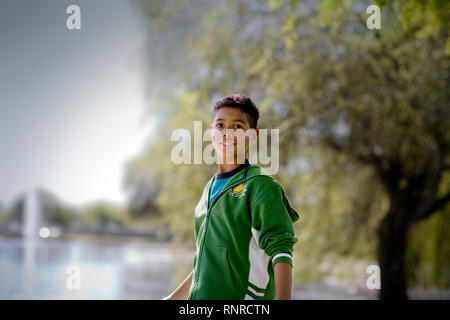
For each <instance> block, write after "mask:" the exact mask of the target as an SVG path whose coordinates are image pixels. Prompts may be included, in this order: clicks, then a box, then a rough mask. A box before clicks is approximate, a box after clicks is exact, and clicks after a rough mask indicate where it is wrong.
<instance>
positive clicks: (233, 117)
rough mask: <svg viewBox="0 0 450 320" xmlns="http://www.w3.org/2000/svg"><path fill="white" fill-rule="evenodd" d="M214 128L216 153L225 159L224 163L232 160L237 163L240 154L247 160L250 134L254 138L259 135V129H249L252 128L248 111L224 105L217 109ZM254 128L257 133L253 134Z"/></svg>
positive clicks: (213, 137)
mask: <svg viewBox="0 0 450 320" xmlns="http://www.w3.org/2000/svg"><path fill="white" fill-rule="evenodd" d="M212 129H213V132H212V143H213V146H214V149H215V150H216V154H217V156H219V160H223V162H222V163H227V164H229V163H230V161H232V163H233V164H237V163H238V162H237V160H238V155H241V157H242V156H243V159H244V160H245V155H246V154H247V151H248V148H249V141H250V139H249V135H250V136H251V137H252V140H253V137H254V136H256V135H257V129H252V130H250V131H248V130H249V129H251V128H250V121H249V118H248V115H247V113H245V112H244V111H242V110H241V109H239V108H232V107H222V108H220V109H219V110H217V111H216V113H215V115H214V121H213V124H212ZM253 130H254V132H256V134H255V135H251V132H252V131H253ZM240 159H242V158H240ZM239 164H241V161H239Z"/></svg>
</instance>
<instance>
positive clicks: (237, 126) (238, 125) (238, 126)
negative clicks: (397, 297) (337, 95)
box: [234, 124, 243, 129]
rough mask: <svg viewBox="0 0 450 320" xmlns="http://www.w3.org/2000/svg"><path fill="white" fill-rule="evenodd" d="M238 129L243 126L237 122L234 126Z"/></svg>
mask: <svg viewBox="0 0 450 320" xmlns="http://www.w3.org/2000/svg"><path fill="white" fill-rule="evenodd" d="M234 127H235V128H236V129H243V127H242V126H241V125H240V124H237V125H235V126H234Z"/></svg>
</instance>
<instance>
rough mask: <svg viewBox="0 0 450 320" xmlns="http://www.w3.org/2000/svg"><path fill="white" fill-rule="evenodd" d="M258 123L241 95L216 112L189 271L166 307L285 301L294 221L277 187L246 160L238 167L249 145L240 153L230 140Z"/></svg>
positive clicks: (254, 111) (223, 103) (288, 295)
mask: <svg viewBox="0 0 450 320" xmlns="http://www.w3.org/2000/svg"><path fill="white" fill-rule="evenodd" d="M258 118H259V112H258V109H257V108H256V106H255V104H254V103H253V102H252V101H251V99H250V98H248V97H246V96H244V95H240V94H233V95H229V96H226V97H224V98H222V99H220V100H219V101H218V102H217V103H216V104H215V107H214V121H213V137H212V140H213V146H214V148H215V151H216V155H217V157H218V158H219V159H218V160H219V161H218V173H216V175H215V176H214V177H212V178H211V179H210V180H209V182H208V183H207V184H206V187H205V189H204V191H203V195H202V197H201V199H200V201H199V203H198V205H197V207H196V208H195V215H194V216H195V218H194V225H195V227H194V231H195V238H196V247H197V248H196V249H197V250H196V253H195V255H194V260H193V265H194V270H193V271H192V272H191V273H190V274H189V276H188V277H187V278H186V279H185V280H184V281H183V282H182V283H181V285H180V286H179V287H178V288H177V289H175V291H174V292H173V293H171V294H170V295H169V296H167V297H166V298H165V299H189V300H199V299H201V300H213V299H220V300H242V299H258V300H259V299H277V300H288V299H290V298H291V287H292V266H293V262H292V252H293V246H294V243H295V242H296V241H297V239H296V238H295V235H294V228H293V223H294V222H295V221H297V220H298V219H299V215H298V213H297V212H296V210H295V209H294V208H292V207H291V206H290V204H289V201H288V199H287V198H286V195H285V193H284V190H283V188H282V186H281V185H280V184H279V183H278V182H276V181H275V180H274V179H273V178H272V177H270V176H268V175H266V174H265V173H264V172H263V171H262V170H261V168H260V167H259V166H257V165H252V164H250V163H249V162H248V160H247V159H246V158H245V157H244V158H245V163H239V162H238V159H239V158H240V159H242V152H244V153H245V154H244V156H245V155H246V154H247V151H248V148H249V137H248V136H246V137H245V144H244V146H245V147H244V148H240V147H239V143H238V139H237V134H233V132H235V130H236V129H242V130H240V132H241V133H242V132H245V131H247V130H249V129H252V130H254V132H256V135H257V134H258V129H256V127H257V122H258ZM226 129H229V130H226ZM230 130H231V133H232V134H230ZM237 131H239V130H236V132H237ZM240 141H242V140H240ZM229 159H231V161H228V160H229Z"/></svg>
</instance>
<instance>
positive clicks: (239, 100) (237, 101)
mask: <svg viewBox="0 0 450 320" xmlns="http://www.w3.org/2000/svg"><path fill="white" fill-rule="evenodd" d="M223 107H230V108H239V109H241V110H242V111H244V112H245V113H246V114H247V115H248V118H249V120H250V128H256V126H257V125H258V119H259V111H258V108H257V107H256V105H255V104H254V103H253V101H252V100H251V99H250V98H249V97H246V96H244V95H243V94H239V93H235V94H230V95H227V96H225V97H223V98H221V99H220V100H219V101H217V102H216V104H215V105H214V114H215V113H216V111H217V110H219V109H220V108H223Z"/></svg>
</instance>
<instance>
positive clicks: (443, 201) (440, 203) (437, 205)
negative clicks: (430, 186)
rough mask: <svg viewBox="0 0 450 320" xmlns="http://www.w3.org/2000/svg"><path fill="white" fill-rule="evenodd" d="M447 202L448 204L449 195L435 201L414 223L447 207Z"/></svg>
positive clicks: (449, 200)
mask: <svg viewBox="0 0 450 320" xmlns="http://www.w3.org/2000/svg"><path fill="white" fill-rule="evenodd" d="M449 202H450V193H447V194H446V195H445V196H443V197H442V198H440V199H437V200H436V201H435V202H434V204H433V205H432V206H431V207H430V208H429V209H428V210H426V211H423V212H422V214H421V215H420V216H418V217H417V219H416V221H419V220H422V219H426V218H428V217H429V216H431V215H432V214H433V213H434V212H436V211H438V210H440V209H442V208H444V207H445V206H446V205H447V203H449Z"/></svg>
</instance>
